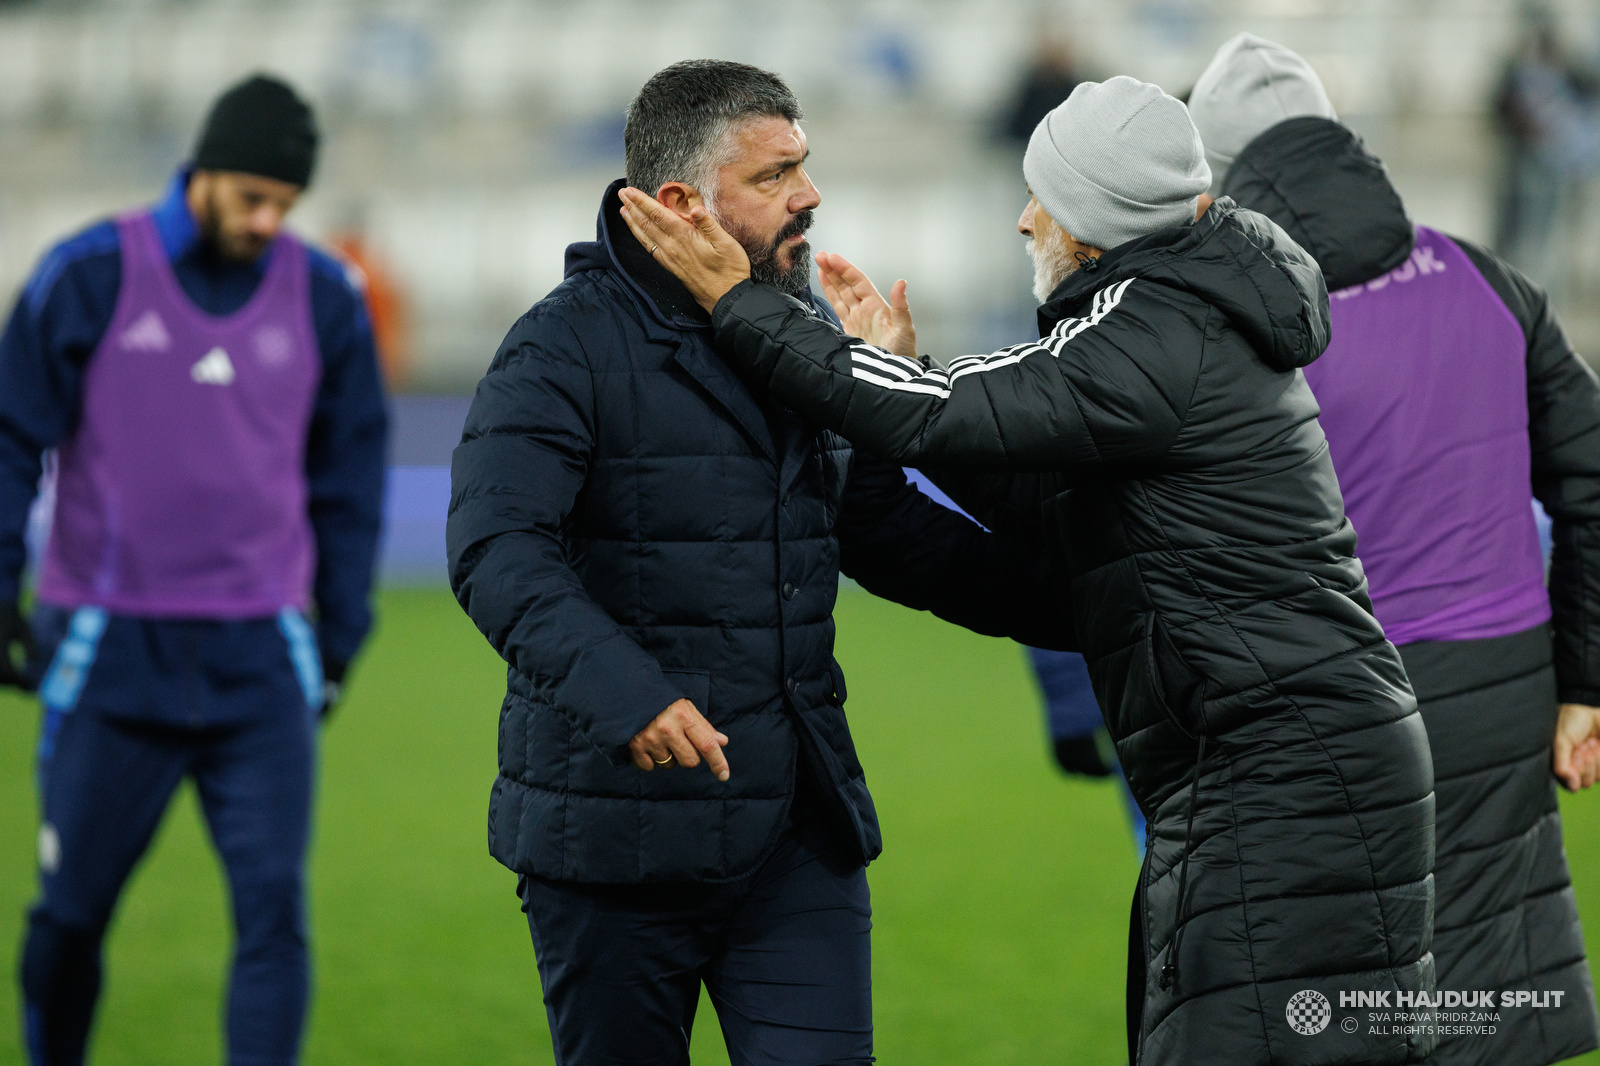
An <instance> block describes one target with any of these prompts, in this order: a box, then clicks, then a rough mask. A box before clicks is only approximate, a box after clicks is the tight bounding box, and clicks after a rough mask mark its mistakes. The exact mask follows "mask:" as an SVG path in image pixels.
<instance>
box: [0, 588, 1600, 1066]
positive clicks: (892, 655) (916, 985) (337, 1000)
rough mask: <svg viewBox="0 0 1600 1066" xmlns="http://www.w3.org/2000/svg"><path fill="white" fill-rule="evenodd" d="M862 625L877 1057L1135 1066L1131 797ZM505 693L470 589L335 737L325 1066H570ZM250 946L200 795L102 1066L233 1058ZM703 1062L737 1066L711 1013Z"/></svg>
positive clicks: (916, 650)
mask: <svg viewBox="0 0 1600 1066" xmlns="http://www.w3.org/2000/svg"><path fill="white" fill-rule="evenodd" d="M837 617H838V623H839V648H838V655H839V659H840V661H841V662H842V663H843V664H844V668H845V671H846V674H847V676H848V678H849V682H850V702H849V708H848V709H849V713H850V719H851V726H852V729H853V730H854V732H855V736H856V741H857V744H858V746H859V748H860V752H861V758H862V762H863V763H864V764H865V766H866V768H867V779H868V781H869V783H870V784H871V786H872V790H873V795H874V797H875V798H876V800H877V803H878V808H879V812H880V814H881V816H882V820H883V827H884V837H885V842H886V851H885V854H884V857H883V858H882V859H880V860H879V861H878V862H876V863H874V864H873V865H872V867H871V870H870V878H871V883H872V893H873V910H874V924H875V929H874V942H873V955H874V984H875V988H874V999H875V1011H876V1018H877V1045H878V1057H879V1060H880V1061H882V1062H885V1063H932V1062H938V1063H946V1064H952V1066H965V1064H1013V1063H1041V1062H1073V1063H1106V1064H1114V1063H1121V1062H1123V1061H1124V1059H1125V1057H1126V1056H1125V1050H1124V1043H1123V1035H1122V1018H1123V953H1124V950H1125V946H1126V942H1127V941H1126V937H1127V932H1126V930H1127V913H1128V903H1129V899H1130V895H1131V892H1132V887H1133V880H1134V876H1135V874H1136V869H1137V868H1136V862H1135V856H1134V849H1133V845H1132V843H1131V840H1130V838H1129V834H1128V831H1127V826H1126V823H1125V821H1124V816H1123V812H1122V808H1121V804H1120V799H1119V797H1118V795H1117V793H1116V790H1115V787H1114V786H1112V785H1110V784H1107V783H1091V782H1082V781H1071V780H1067V779H1064V778H1063V777H1062V776H1061V775H1059V774H1057V773H1055V772H1054V771H1053V770H1052V769H1051V767H1050V765H1049V763H1048V761H1047V756H1046V749H1045V744H1044V740H1043V729H1042V726H1041V722H1040V712H1039V707H1038V697H1037V695H1036V694H1035V692H1034V690H1033V688H1032V684H1031V682H1030V680H1029V678H1028V673H1027V671H1026V669H1025V665H1024V660H1023V655H1022V653H1021V651H1020V650H1019V649H1018V648H1017V647H1016V646H1015V645H1013V644H1010V643H1009V642H1006V641H999V640H992V639H988V638H984V637H978V636H974V635H972V634H970V633H965V632H963V631H961V630H958V629H955V628H954V627H951V626H948V625H945V624H944V623H942V622H939V621H937V620H935V619H933V618H931V617H929V616H928V615H925V614H919V613H916V612H912V611H907V610H905V609H903V608H900V607H896V606H894V605H891V604H887V603H884V602H882V601H880V600H876V599H873V598H872V597H870V596H868V595H866V594H865V593H862V592H859V591H846V592H844V593H842V594H841V596H840V601H839V609H838V615H837ZM502 692H503V673H502V669H501V667H500V664H499V661H498V660H497V659H496V658H495V656H494V654H493V653H492V652H491V651H490V650H489V649H488V647H487V645H485V644H484V642H483V640H482V639H481V638H480V637H479V636H478V634H477V633H476V631H474V630H473V629H472V627H471V625H470V623H468V622H467V620H466V619H465V618H464V617H463V616H462V614H461V612H460V611H459V609H457V607H456V605H455V603H454V602H453V601H452V600H451V599H450V597H449V595H448V594H447V593H445V592H443V591H394V592H389V593H386V594H385V595H384V596H383V598H382V603H381V618H380V623H379V630H378V632H377V635H376V637H375V639H374V641H373V643H372V645H371V647H370V649H369V650H368V652H367V654H366V656H365V658H364V659H363V661H362V663H361V664H360V666H359V668H358V672H357V674H356V676H355V677H354V678H353V679H352V683H351V684H350V686H349V687H348V696H347V699H346V703H345V705H344V706H343V707H342V708H341V709H340V711H339V714H338V716H337V717H336V719H335V720H334V721H333V722H332V724H331V725H330V726H329V727H328V729H327V730H326V731H325V733H324V744H323V749H322V772H321V783H320V794H319V801H318V820H317V830H316V841H315V853H314V860H313V872H312V936H313V941H314V945H315V959H316V978H315V988H316V991H315V998H314V1003H313V1007H312V1018H311V1027H310V1033H309V1037H308V1040H307V1048H306V1056H305V1061H306V1062H307V1063H308V1064H325V1066H358V1064H367V1063H372V1064H383V1066H401V1064H408V1063H418V1064H423V1063H426V1064H437V1063H451V1064H460V1066H469V1064H480V1063H481V1064H489V1063H530V1062H532V1063H548V1062H550V1061H551V1058H550V1040H549V1036H548V1033H547V1032H546V1029H545V1022H544V1010H543V1007H542V1005H541V1003H540V999H539V985H538V976H537V973H536V972H535V969H534V960H533V950H532V948H531V947H530V946H529V942H528V934H527V928H526V926H525V925H524V924H523V919H522V915H521V913H520V912H519V911H518V909H517V901H516V898H515V896H514V894H513V889H514V887H515V878H514V877H513V876H512V875H511V874H510V873H508V872H507V871H505V870H504V869H502V868H501V867H500V866H498V865H497V864H496V863H495V862H494V861H493V860H492V859H490V858H489V856H488V853H487V850H486V846H485V842H484V834H485V829H484V825H485V810H486V805H487V802H488V795H489V785H490V782H491V781H492V780H493V776H494V766H495V757H494V743H495V721H496V712H497V709H498V707H499V702H500V697H501V694H502ZM37 728H38V713H37V710H36V709H35V706H34V705H33V704H32V703H31V702H30V701H25V700H23V699H21V698H17V697H14V696H0V957H3V960H4V961H3V962H0V965H4V966H5V967H6V971H5V972H6V981H5V984H6V995H5V996H4V997H0V1064H9V1063H20V1062H21V1061H22V1052H21V1049H20V1046H19V1035H18V1025H17V1008H18V995H17V991H16V979H15V965H14V960H15V958H16V951H17V941H18V937H19V936H20V934H21V931H22V914H23V909H24V907H25V906H26V904H27V901H28V899H29V898H30V896H31V895H32V892H33V877H34V862H33V855H34V836H35V831H36V824H37V823H36V817H37V814H36V804H35V796H34V784H33V766H32V760H33V747H34V740H35V736H36V734H37ZM729 756H730V761H731V762H732V765H733V769H734V772H735V773H737V772H738V765H739V764H738V753H737V751H734V750H730V751H729ZM1565 816H1566V818H1567V841H1568V851H1569V855H1570V857H1571V861H1572V866H1573V875H1574V877H1575V879H1576V880H1577V883H1578V895H1579V899H1580V901H1581V902H1582V903H1584V904H1586V905H1587V907H1588V910H1589V912H1590V913H1591V914H1595V912H1594V907H1595V906H1596V905H1597V904H1600V837H1597V830H1600V805H1597V803H1596V801H1595V799H1594V798H1591V797H1579V798H1576V799H1575V800H1572V799H1569V801H1568V802H1567V804H1566V807H1565ZM1597 930H1600V915H1597V916H1595V917H1594V920H1593V922H1592V923H1591V935H1594V932H1595V931H1597ZM228 950H229V932H228V922H227V916H226V898H225V895H224V888H223V885H222V881H221V877H220V873H219V871H218V868H217V865H216V861H215V859H214V858H213V857H212V855H211V852H210V849H209V845H208V844H207V843H206V840H205V836H204V833H203V831H202V829H201V827H200V822H199V818H198V816H197V812H196V808H195V805H194V802H193V798H192V796H191V795H190V794H188V793H187V792H185V794H184V795H183V796H182V798H181V800H180V802H179V803H178V804H176V805H175V806H174V807H173V809H172V812H171V813H170V815H169V816H168V818H167V821H166V823H165V824H164V826H163V828H162V830H161V834H160V836H159V838H158V839H157V842H156V844H155V846H154V848H153V849H152V851H151V854H150V856H149V858H148V859H147V861H146V862H145V863H144V865H143V866H142V867H141V868H140V869H139V871H138V872H137V873H136V874H135V877H134V880H133V883H132V885H131V886H130V889H129V891H128V894H127V895H126V896H125V897H124V900H123V904H122V908H121V910H120V912H119V914H118V916H117V919H116V921H115V924H114V926H113V929H112V934H111V937H110V945H109V950H108V955H107V970H108V973H107V991H106V995H105V998H104V1000H103V1001H102V1007H101V1013H100V1020H99V1025H98V1029H97V1036H96V1049H95V1053H94V1055H93V1061H94V1063H95V1064H96V1066H136V1064H137V1066H144V1064H158V1063H160V1064H166V1063H208V1062H220V1061H221V1040H220V1017H221V996H222V984H223V979H224V975H225V971H226V963H227V953H228ZM694 1052H695V1054H694V1059H695V1062H696V1063H718V1062H722V1063H725V1062H726V1061H727V1059H726V1055H725V1053H724V1051H723V1049H722V1044H721V1037H720V1034H719V1033H718V1031H717V1026H716V1022H715V1015H714V1014H713V1012H712V1011H711V1009H710V1005H709V1004H708V1003H706V1002H704V1001H702V1005H701V1012H700V1015H699V1018H698V1024H697V1025H696V1027H695V1034H694ZM1582 1061H1584V1062H1589V1063H1600V1055H1596V1056H1589V1057H1587V1058H1586V1059H1584V1060H1582Z"/></svg>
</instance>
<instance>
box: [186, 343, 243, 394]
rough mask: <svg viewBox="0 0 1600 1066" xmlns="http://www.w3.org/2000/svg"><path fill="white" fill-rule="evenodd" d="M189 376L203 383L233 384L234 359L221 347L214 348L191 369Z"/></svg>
mask: <svg viewBox="0 0 1600 1066" xmlns="http://www.w3.org/2000/svg"><path fill="white" fill-rule="evenodd" d="M189 376H190V377H191V378H194V380H195V381H197V382H198V383H200V384H201V385H232V384H233V360H231V359H229V358H228V353H227V352H225V351H223V350H222V349H221V348H213V349H211V350H210V351H209V352H207V353H206V354H205V355H203V356H201V357H200V361H199V362H198V363H196V364H195V365H194V366H193V367H191V368H190V369H189Z"/></svg>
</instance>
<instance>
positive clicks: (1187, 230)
mask: <svg viewBox="0 0 1600 1066" xmlns="http://www.w3.org/2000/svg"><path fill="white" fill-rule="evenodd" d="M1093 263H1094V265H1093V266H1085V267H1083V268H1081V269H1079V270H1077V271H1075V272H1074V273H1073V274H1072V275H1071V276H1069V277H1068V278H1067V279H1066V280H1065V281H1063V282H1062V283H1061V284H1060V285H1059V286H1057V288H1056V290H1055V292H1053V293H1051V294H1050V299H1048V300H1046V301H1045V302H1044V304H1043V305H1042V306H1040V308H1039V332H1040V335H1041V336H1043V335H1047V334H1048V333H1049V332H1050V331H1051V330H1052V329H1054V328H1055V327H1056V324H1057V323H1059V322H1061V321H1062V320H1063V319H1066V318H1072V317H1082V316H1084V315H1086V314H1090V313H1092V312H1093V306H1092V301H1093V298H1094V295H1095V294H1096V293H1097V292H1099V291H1101V290H1102V289H1107V288H1110V287H1111V286H1112V285H1115V284H1117V283H1118V282H1121V281H1126V280H1128V279H1130V278H1137V279H1140V281H1141V283H1142V284H1144V285H1161V286H1165V287H1168V288H1171V289H1174V290H1179V291H1183V292H1188V293H1190V294H1192V295H1194V296H1197V297H1199V298H1200V299H1201V300H1203V301H1205V302H1206V303H1208V304H1210V305H1211V306H1213V307H1214V308H1216V309H1217V310H1218V311H1219V312H1221V313H1222V314H1224V315H1226V316H1227V318H1228V320H1229V322H1230V323H1231V324H1232V325H1233V327H1234V328H1235V329H1237V330H1238V331H1239V332H1240V333H1241V334H1243V335H1244V337H1245V338H1246V340H1248V341H1249V342H1250V344H1251V346H1252V347H1254V348H1255V350H1256V353H1257V354H1258V355H1259V356H1260V357H1261V359H1262V361H1263V362H1265V363H1266V364H1267V365H1268V366H1271V367H1273V368H1275V369H1277V370H1292V369H1294V368H1295V367H1301V366H1305V365H1306V364H1308V363H1310V362H1311V361H1312V360H1314V359H1315V358H1317V356H1319V355H1321V354H1322V350H1323V349H1324V348H1326V347H1327V346H1328V289H1327V286H1326V285H1325V284H1324V283H1323V280H1322V271H1321V270H1319V269H1318V268H1317V264H1316V261H1315V260H1313V259H1312V258H1311V256H1309V255H1307V254H1306V252H1305V250H1304V249H1302V248H1301V247H1300V246H1299V245H1298V244H1296V243H1295V242H1294V240H1293V239H1292V238H1290V237H1289V235H1288V234H1286V233H1285V232H1284V231H1283V230H1282V229H1280V228H1279V227H1278V226H1277V225H1276V224H1274V223H1273V222H1272V220H1271V219H1268V218H1266V217H1265V216H1263V215H1259V214H1256V213H1255V212H1254V211H1246V210H1243V209H1242V208H1240V207H1239V206H1238V205H1237V204H1235V203H1234V202H1233V201H1232V200H1230V199H1228V198H1227V197H1223V198H1222V199H1220V200H1218V201H1217V202H1216V203H1214V204H1212V205H1211V207H1210V209H1209V210H1207V211H1206V213H1205V214H1203V215H1201V216H1200V218H1199V220H1198V221H1195V222H1191V223H1186V224H1185V225H1182V226H1171V227H1168V228H1167V229H1162V230H1157V231H1156V232H1154V233H1152V234H1149V235H1148V236H1145V237H1141V238H1139V239H1138V240H1135V241H1129V242H1128V243H1126V244H1122V245H1118V246H1117V247H1116V248H1112V249H1110V250H1109V251H1107V252H1106V253H1105V254H1104V255H1102V256H1101V257H1100V258H1099V259H1098V260H1094V261H1093Z"/></svg>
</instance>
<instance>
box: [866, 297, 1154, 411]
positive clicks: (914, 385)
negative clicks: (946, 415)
mask: <svg viewBox="0 0 1600 1066" xmlns="http://www.w3.org/2000/svg"><path fill="white" fill-rule="evenodd" d="M1133 280H1134V279H1132V278H1128V279H1127V280H1126V281H1120V282H1118V283H1117V284H1115V285H1110V286H1107V287H1106V288H1104V289H1101V290H1099V291H1098V292H1096V293H1095V294H1094V298H1093V299H1092V300H1091V301H1090V303H1089V314H1088V315H1087V316H1085V317H1084V318H1064V319H1062V320H1061V321H1060V322H1058V323H1056V326H1055V328H1054V329H1052V330H1051V331H1050V335H1049V336H1048V337H1044V338H1042V339H1040V340H1038V341H1029V342H1026V343H1023V344H1013V345H1012V346H1011V347H1009V348H1002V349H1000V350H999V351H998V352H994V353H992V354H990V355H964V356H961V357H960V358H959V359H953V360H951V362H950V366H949V367H948V369H945V370H939V369H936V368H932V369H930V368H925V367H923V365H922V364H921V363H919V362H917V361H916V360H915V359H907V358H906V357H905V356H903V355H895V354H893V353H892V352H888V351H885V350H884V349H882V348H879V347H876V346H875V345H871V344H853V345H851V346H850V373H851V376H852V377H854V378H855V379H856V380H858V381H863V382H866V383H867V384H870V385H876V386H878V387H880V388H885V389H894V390H896V391H898V392H916V393H922V394H924V395H929V396H937V397H939V398H940V399H948V398H949V396H950V386H951V385H953V384H954V383H955V382H957V381H959V380H960V379H961V378H964V377H966V376H967V375H969V374H983V373H987V372H988V371H990V370H999V369H1001V368H1002V367H1007V366H1013V365H1015V364H1017V363H1020V362H1022V360H1024V359H1026V358H1027V357H1028V356H1030V355H1033V354H1034V353H1036V352H1042V353H1044V354H1045V355H1048V356H1050V357H1051V358H1053V359H1059V358H1060V357H1061V352H1062V350H1063V349H1064V348H1065V347H1066V346H1067V343H1068V342H1069V341H1071V340H1072V339H1073V338H1074V337H1076V336H1078V335H1079V334H1081V333H1082V332H1084V331H1085V330H1087V329H1090V328H1092V327H1094V326H1096V325H1098V324H1099V323H1100V322H1101V320H1103V319H1104V318H1105V317H1106V316H1107V315H1109V314H1110V313H1111V312H1112V311H1114V310H1115V309H1116V307H1117V305H1118V304H1119V303H1121V302H1122V297H1123V295H1124V294H1125V293H1126V292H1127V291H1128V286H1129V285H1132V284H1133Z"/></svg>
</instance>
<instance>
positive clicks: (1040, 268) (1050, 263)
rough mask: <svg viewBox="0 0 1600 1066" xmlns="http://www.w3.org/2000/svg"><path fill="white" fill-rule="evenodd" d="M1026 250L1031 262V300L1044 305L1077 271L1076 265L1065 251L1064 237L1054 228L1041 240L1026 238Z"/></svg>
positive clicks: (1075, 261) (1065, 242)
mask: <svg viewBox="0 0 1600 1066" xmlns="http://www.w3.org/2000/svg"><path fill="white" fill-rule="evenodd" d="M1027 248H1028V258H1029V259H1032V260H1033V298H1034V299H1035V300H1037V301H1039V302H1040V303H1044V302H1045V301H1046V300H1048V299H1050V294H1051V293H1053V292H1055V291H1056V287H1057V286H1058V285H1060V284H1061V283H1062V282H1063V281H1066V280H1067V279H1068V278H1069V277H1071V276H1072V274H1073V272H1074V271H1076V270H1077V269H1078V263H1077V260H1075V259H1074V258H1073V257H1072V255H1071V254H1070V253H1069V252H1068V251H1067V241H1066V235H1065V234H1064V233H1062V232H1061V230H1059V229H1056V228H1054V227H1052V228H1051V229H1050V233H1049V235H1048V236H1047V237H1045V238H1044V239H1043V240H1037V239H1035V238H1032V237H1030V238H1028V244H1027Z"/></svg>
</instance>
